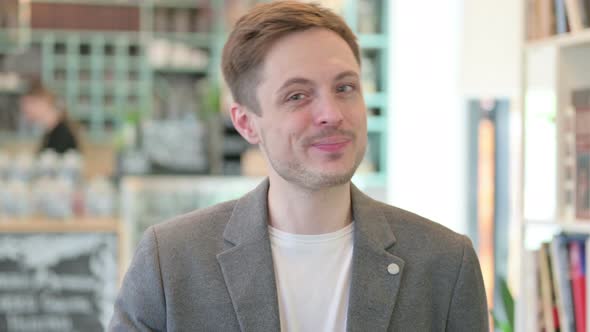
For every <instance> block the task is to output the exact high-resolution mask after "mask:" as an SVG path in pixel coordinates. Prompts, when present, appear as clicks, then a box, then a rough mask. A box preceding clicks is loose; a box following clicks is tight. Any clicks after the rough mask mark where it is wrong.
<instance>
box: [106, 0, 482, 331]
mask: <svg viewBox="0 0 590 332" xmlns="http://www.w3.org/2000/svg"><path fill="white" fill-rule="evenodd" d="M222 66H223V73H224V76H225V79H226V81H227V83H228V85H229V86H230V89H231V91H232V95H233V97H234V100H235V102H234V103H233V104H232V106H231V118H232V121H233V124H234V126H235V127H236V129H237V130H238V131H239V132H240V134H241V135H242V136H243V137H244V138H245V139H246V140H248V142H250V143H252V144H258V145H259V146H260V148H261V150H262V152H263V154H264V156H265V158H266V160H267V161H268V164H269V176H268V179H267V180H265V181H264V182H263V183H262V184H261V185H260V186H259V187H258V188H256V189H255V190H254V191H252V192H250V193H249V194H247V195H245V196H244V197H242V198H241V199H239V200H237V201H231V202H227V203H223V204H220V205H217V206H214V207H212V208H208V209H205V210H201V211H196V212H193V213H190V214H188V215H185V216H181V217H178V218H176V219H175V220H173V221H171V222H168V223H163V224H160V225H157V226H155V227H152V228H150V229H149V230H148V231H147V232H146V234H145V235H144V238H143V239H142V241H141V243H140V245H139V247H138V249H137V252H136V255H135V258H134V260H133V262H132V264H131V266H130V268H129V271H128V272H127V276H126V278H125V281H124V283H123V286H122V289H121V293H120V295H119V297H118V300H117V303H116V305H115V314H114V317H113V320H112V322H111V326H110V329H111V330H113V331H128V330H140V331H152V330H157V331H278V330H279V329H280V330H282V331H445V330H446V331H487V330H488V329H489V327H488V322H487V316H488V313H487V308H486V299H485V292H484V287H483V281H482V276H481V271H480V267H479V263H478V260H477V256H476V254H475V252H474V250H473V248H472V246H471V243H470V241H469V240H468V239H467V238H466V237H464V236H462V235H458V234H455V233H453V232H451V231H450V230H448V229H446V228H444V227H442V226H440V225H438V224H436V223H434V222H431V221H429V220H426V219H424V218H421V217H419V216H416V215H414V214H411V213H409V212H406V211H403V210H400V209H397V208H394V207H391V206H388V205H386V204H383V203H380V202H377V201H374V200H372V199H370V198H369V197H367V196H365V195H364V194H363V193H361V192H360V191H359V190H358V189H357V188H355V187H354V185H352V184H351V182H350V179H351V177H352V175H353V173H354V172H355V170H356V168H357V166H358V165H359V163H360V162H361V159H362V158H363V155H364V152H365V147H366V144H367V126H366V109H365V105H364V101H363V94H362V91H361V86H360V56H359V49H358V45H357V43H356V40H355V37H354V35H353V33H352V32H351V31H350V29H349V28H348V27H347V26H346V24H345V23H344V22H343V21H342V19H341V18H340V17H338V16H336V15H335V14H333V13H332V12H330V11H328V10H326V9H324V8H321V7H319V6H317V5H312V4H303V3H299V2H293V1H286V2H272V3H267V4H264V5H260V6H258V7H256V8H255V9H253V10H252V11H251V12H250V13H248V14H247V15H245V16H244V17H242V18H241V19H240V20H239V21H238V22H237V24H236V26H235V28H234V30H233V32H232V33H231V34H230V36H229V39H228V41H227V43H226V45H225V48H224V52H223V59H222Z"/></svg>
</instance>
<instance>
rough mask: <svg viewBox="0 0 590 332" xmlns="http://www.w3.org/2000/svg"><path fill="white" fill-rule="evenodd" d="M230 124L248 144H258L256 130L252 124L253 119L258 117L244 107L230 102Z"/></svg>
mask: <svg viewBox="0 0 590 332" xmlns="http://www.w3.org/2000/svg"><path fill="white" fill-rule="evenodd" d="M230 114H231V122H232V123H233V125H234V128H236V130H237V131H238V132H239V133H240V135H242V137H244V139H245V140H246V141H248V143H250V144H258V143H259V142H260V139H259V136H258V130H257V128H256V125H255V123H254V120H255V119H254V117H257V116H258V115H256V114H254V113H253V112H251V111H249V110H248V109H247V108H246V106H244V105H240V104H238V103H236V102H232V104H231V108H230Z"/></svg>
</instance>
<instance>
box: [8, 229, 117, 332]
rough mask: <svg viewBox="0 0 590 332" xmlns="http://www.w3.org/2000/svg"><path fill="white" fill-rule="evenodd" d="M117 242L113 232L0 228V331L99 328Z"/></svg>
mask: <svg viewBox="0 0 590 332" xmlns="http://www.w3.org/2000/svg"><path fill="white" fill-rule="evenodd" d="M118 246H119V245H118V236H117V233H115V232H112V233H109V232H96V233H93V232H63V233H58V232H52V233H41V232H39V233H32V232H25V233H18V232H16V233H0V331H6V332H13V331H14V332H17V331H18V332H40V331H44V332H45V331H47V332H50V331H60V332H62V331H80V332H82V331H84V332H87V331H104V330H105V329H106V326H107V324H108V321H109V320H110V317H111V315H112V310H113V303H114V300H115V297H116V293H117V287H118V273H119V271H118V268H119V264H118Z"/></svg>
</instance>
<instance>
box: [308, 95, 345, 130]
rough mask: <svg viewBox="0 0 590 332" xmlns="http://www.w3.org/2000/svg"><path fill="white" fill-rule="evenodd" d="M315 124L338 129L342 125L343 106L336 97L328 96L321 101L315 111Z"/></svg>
mask: <svg viewBox="0 0 590 332" xmlns="http://www.w3.org/2000/svg"><path fill="white" fill-rule="evenodd" d="M315 113H316V114H315V121H314V122H315V124H316V125H318V126H321V127H338V126H340V124H342V121H343V120H344V117H343V115H342V105H340V104H339V103H338V100H336V98H335V97H334V96H330V95H329V96H326V97H324V98H321V99H320V102H319V103H318V104H317V109H316V110H315Z"/></svg>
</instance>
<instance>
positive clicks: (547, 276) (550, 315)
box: [538, 243, 559, 332]
mask: <svg viewBox="0 0 590 332" xmlns="http://www.w3.org/2000/svg"><path fill="white" fill-rule="evenodd" d="M538 259H539V281H540V284H541V305H542V307H543V309H542V310H543V325H544V326H545V328H544V330H545V331H546V332H555V331H556V327H558V328H559V317H558V315H557V307H556V306H555V294H554V292H553V286H552V285H553V282H552V276H551V263H550V256H549V244H548V243H543V245H542V246H541V248H540V249H539V257H538Z"/></svg>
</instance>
